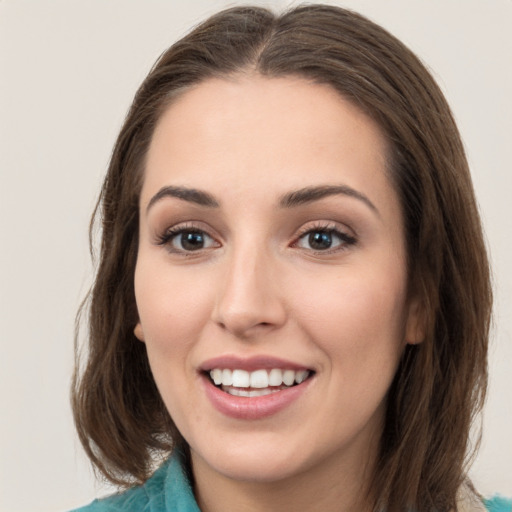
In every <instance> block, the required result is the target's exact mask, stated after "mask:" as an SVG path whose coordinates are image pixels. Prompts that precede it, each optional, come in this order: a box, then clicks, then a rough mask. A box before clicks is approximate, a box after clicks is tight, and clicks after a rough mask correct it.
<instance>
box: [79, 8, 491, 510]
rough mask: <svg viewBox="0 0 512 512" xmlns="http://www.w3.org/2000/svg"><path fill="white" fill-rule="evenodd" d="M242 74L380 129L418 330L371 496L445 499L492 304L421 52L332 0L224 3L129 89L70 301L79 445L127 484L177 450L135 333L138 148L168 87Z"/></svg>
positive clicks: (465, 430)
mask: <svg viewBox="0 0 512 512" xmlns="http://www.w3.org/2000/svg"><path fill="white" fill-rule="evenodd" d="M245 71H250V72H256V73H259V74H260V75H262V76H264V77H268V78H273V77H286V76H294V77H303V78H305V79H308V80H310V81H312V82H314V83H320V84H327V85H329V86H331V87H332V88H333V89H335V90H336V91H338V93H339V94H340V95H341V96H342V97H343V98H345V99H348V100H349V101H351V102H352V103H353V104H354V105H356V106H357V107H358V108H360V109H361V110H362V111H364V112H365V113H366V114H367V115H369V116H370V117H371V118H372V119H373V120H374V121H375V122H376V123H378V125H379V126H380V128H381V130H382V132H383V133H384V135H385V136H386V138H387V140H388V144H389V147H390V149H391V151H390V153H391V156H390V159H389V162H388V167H389V174H390V179H391V180H392V183H393V184H394V186H395V189H396V191H397V193H398V196H399V199H400V203H401V207H402V212H403V218H404V222H405V236H406V244H407V261H408V274H409V285H410V287H411V289H414V292H415V293H416V294H417V295H418V296H419V297H420V298H421V302H422V305H423V308H424V316H425V323H426V333H425V339H424V341H423V343H421V344H419V345H414V346H412V345H408V346H407V347H406V349H405V352H404V354H403V357H402V360H401V362H400V365H399V368H398V371H397V374H396V377H395V379H394V382H393V384H392V386H391V389H390V391H389V396H388V404H387V414H386V419H385V425H384V431H383V434H382V439H381V444H380V453H379V458H378V460H377V464H376V470H375V474H374V477H373V480H372V485H371V495H372V500H373V501H374V503H375V505H376V506H379V507H385V509H386V510H387V511H388V512H398V511H399V510H403V509H404V508H405V507H413V508H414V509H415V510H417V511H418V512H426V511H431V510H434V509H435V510H448V509H450V508H455V506H456V504H455V503H456V493H457V489H458V488H459V486H460V485H461V483H462V482H463V480H464V478H465V471H466V462H467V457H468V455H469V454H470V452H471V450H470V445H469V432H470V428H471V425H472V422H473V420H474V417H475V415H476V414H477V413H478V412H479V411H480V409H481V407H482V404H483V400H484V396H485V390H486V384H487V343H488V334H489V324H490V314H491V302H492V297H491V286H490V276H489V266H488V261H487V255H486V249H485V244H484V240H483V234H482V228H481V223H480V218H479V214H478V209H477V205H476V201H475V196H474V192H473V187H472V183H471V178H470V174H469V169H468V164H467V161H466V157H465V154H464V149H463V145H462V143H461V139H460V136H459V133H458V130H457V127H456V125H455V122H454V120H453V117H452V114H451V112H450V109H449V107H448V105H447V103H446V100H445V99H444V97H443V95H442V93H441V91H440V89H439V87H438V86H437V85H436V83H435V81H434V80H433V78H432V77H431V75H430V74H429V73H428V71H427V70H426V69H425V67H424V66H423V65H422V63H421V62H420V61H419V59H418V58H417V57H416V56H415V55H414V54H413V53H412V52H411V51H410V50H409V49H408V48H406V47H405V46H404V45H403V44H402V43H401V42H400V41H398V40H397V39H396V38H395V37H393V36H392V35H391V34H389V33H388V32H387V31H385V30H384V29H383V28H381V27H379V26H378V25H376V24H374V23H373V22H371V21H369V20H368V19H366V18H364V17H362V16H360V15H358V14H356V13H354V12H351V11H347V10H344V9H341V8H337V7H329V6H323V5H308V6H301V7H298V8H295V9H293V10H290V11H288V12H285V13H283V14H282V15H275V14H273V13H272V12H270V11H268V10H266V9H262V8H257V7H237V8H233V9H228V10H226V11H223V12H221V13H219V14H217V15H214V16H212V17H211V18H209V19H208V20H207V21H206V22H204V23H203V24H201V25H200V26H198V27H197V28H195V29H194V30H193V31H192V32H191V33H190V34H188V35H187V36H185V37H184V38H183V39H181V40H180V41H178V42H177V43H176V44H174V45H173V46H172V47H171V48H169V49H168V50H167V51H166V52H165V53H164V54H163V55H162V56H161V57H160V58H159V60H158V61H157V63H156V64H155V66H154V67H153V69H152V70H151V72H150V73H149V75H148V77H147V78H146V79H145V80H144V82H143V83H142V85H141V86H140V88H139V90H138V91H137V93H136V96H135V99H134V101H133V104H132V106H131V108H130V110H129V113H128V115H127V117H126V120H125V122H124V125H123V127H122V129H121V132H120V134H119V137H118V139H117V142H116V144H115V147H114V150H113V154H112V158H111V161H110V166H109V169H108V172H107V176H106V178H105V182H104V185H103V189H102V191H101V196H100V198H99V201H98V205H97V207H96V210H95V217H93V221H92V224H91V225H93V222H94V218H96V220H98V219H99V220H100V221H101V227H102V242H101V248H100V258H99V265H98V268H97V272H96V278H95V282H94V285H93V288H92V290H91V292H90V294H89V297H88V300H87V301H86V302H85V303H84V306H83V307H82V309H81V312H84V311H86V310H87V311H88V316H89V330H88V352H87V359H86V362H85V365H84V368H81V367H80V364H78V363H79V357H78V355H77V369H76V371H75V376H74V381H73V390H72V404H73V410H74V417H75V422H76V426H77V429H78V433H79V436H80V439H81V442H82V444H83V446H84V448H85V451H86V452H87V454H88V456H89V457H90V459H91V460H92V462H93V464H94V465H95V466H96V468H98V469H99V471H100V472H101V473H103V474H104V475H105V476H106V477H107V478H108V479H109V480H111V481H112V482H115V483H116V484H119V485H122V486H123V485H124V486H127V485H131V484H134V483H138V482H143V481H144V480H146V479H147V478H148V477H149V476H150V474H151V471H152V468H153V467H154V464H155V460H157V459H158V457H162V456H166V455H168V454H169V452H170V451H171V450H172V449H173V447H175V446H176V445H185V443H184V441H183V438H182V437H181V435H180V433H179V432H178V431H177V429H176V427H175V426H174V424H173V422H172V418H170V417H169V415H168V413H167V411H166V409H165V407H164V405H163V402H162V400H161V398H160V396H159V394H158V391H157V389H156V386H155V383H154V381H153V377H152V375H151V371H150V368H149V364H148V360H147V355H146V352H145V346H144V344H142V343H140V342H139V341H138V340H137V339H136V338H135V336H134V334H133V328H134V326H135V324H136V323H137V319H138V317H137V310H136V305H135V296H134V286H133V277H134V269H135V263H136V256H137V244H138V222H139V219H138V204H139V195H140V190H141V184H142V180H143V175H144V165H145V157H146V153H147V151H148V146H149V143H150V141H151V137H152V134H153V131H154V128H155V125H156V123H157V122H158V121H159V119H160V117H161V115H162V113H163V112H164V111H165V109H166V108H167V107H168V106H169V105H170V104H171V103H172V102H173V101H174V100H175V99H176V98H177V97H179V96H180V94H183V93H184V92H186V91H187V89H188V88H190V87H192V86H194V85H197V84H199V83H201V82H203V81H205V80H207V79H208V78H212V77H227V76H232V75H236V74H238V73H243V72H245ZM79 317H80V313H79ZM77 338H78V335H77ZM77 345H78V342H77ZM78 348H79V347H78V346H77V354H78V353H79V350H78Z"/></svg>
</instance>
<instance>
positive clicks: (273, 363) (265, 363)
mask: <svg viewBox="0 0 512 512" xmlns="http://www.w3.org/2000/svg"><path fill="white" fill-rule="evenodd" d="M214 368H221V369H227V370H245V371H248V372H252V371H256V370H272V369H273V368H280V369H282V370H295V371H301V370H312V368H309V367H307V366H304V365H302V364H299V363H295V362H293V361H288V360H286V359H281V358H278V357H273V356H266V355H258V356H252V357H248V358H242V357H238V356H233V355H225V356H219V357H214V358H212V359H208V360H206V361H204V362H203V363H202V364H201V365H200V367H199V370H200V371H203V372H209V371H210V370H213V369H214Z"/></svg>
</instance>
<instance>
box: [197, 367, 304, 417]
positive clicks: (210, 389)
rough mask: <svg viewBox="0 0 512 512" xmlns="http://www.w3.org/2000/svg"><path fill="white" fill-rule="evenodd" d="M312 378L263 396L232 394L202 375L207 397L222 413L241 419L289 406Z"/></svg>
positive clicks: (260, 415) (276, 411)
mask: <svg viewBox="0 0 512 512" xmlns="http://www.w3.org/2000/svg"><path fill="white" fill-rule="evenodd" d="M311 380H312V378H311V377H310V378H309V379H306V380H305V381H304V382H302V383H301V384H298V385H296V386H292V387H290V388H287V389H282V390H281V391H276V392H274V393H271V394H269V395H264V396H254V397H245V396H234V395H230V394H229V393H225V392H224V391H222V390H221V389H219V388H218V387H217V386H214V385H213V384H212V382H211V381H210V380H209V379H208V377H203V384H204V387H205V392H206V395H207V397H208V398H209V399H210V402H211V403H212V404H213V406H214V407H215V408H216V409H217V410H218V411H219V412H221V413H222V414H224V415H226V416H229V417H231V418H236V419H241V420H258V419H262V418H268V417H269V416H272V415H274V414H277V413H278V412H280V411H282V410H283V409H285V408H287V407H288V406H290V405H291V404H292V403H293V402H295V401H296V400H298V399H299V397H300V396H301V395H302V394H303V393H304V392H305V391H306V389H307V388H308V387H309V384H310V382H311Z"/></svg>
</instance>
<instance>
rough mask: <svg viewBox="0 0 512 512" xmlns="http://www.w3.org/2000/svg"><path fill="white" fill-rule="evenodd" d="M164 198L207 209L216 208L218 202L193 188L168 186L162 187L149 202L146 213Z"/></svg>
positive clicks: (206, 193)
mask: <svg viewBox="0 0 512 512" xmlns="http://www.w3.org/2000/svg"><path fill="white" fill-rule="evenodd" d="M164 197H175V198H177V199H181V200H182V201H188V202H189V203H194V204H197V205H199V206H206V207H207V208H218V207H219V203H218V201H217V200H216V199H215V198H214V197H213V196H212V195H211V194H209V193H208V192H204V191H202V190H197V189H195V188H187V187H175V186H168V187H162V188H161V189H160V190H159V191H158V192H157V193H156V194H155V195H154V196H153V197H152V198H151V199H150V201H149V203H148V206H147V207H146V212H147V211H148V210H149V209H150V208H151V207H152V206H153V205H154V204H155V203H156V202H158V201H160V200H161V199H163V198H164Z"/></svg>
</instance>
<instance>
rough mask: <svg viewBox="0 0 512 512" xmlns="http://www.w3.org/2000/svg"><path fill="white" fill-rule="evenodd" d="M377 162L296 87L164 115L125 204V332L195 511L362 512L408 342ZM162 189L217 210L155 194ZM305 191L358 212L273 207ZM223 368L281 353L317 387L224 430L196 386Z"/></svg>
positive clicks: (238, 94)
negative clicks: (199, 196)
mask: <svg viewBox="0 0 512 512" xmlns="http://www.w3.org/2000/svg"><path fill="white" fill-rule="evenodd" d="M386 155H387V143H386V140H385V138H384V136H383V134H382V133H381V131H380V129H379V128H378V126H377V125H376V124H375V123H374V122H373V121H372V120H371V119H369V118H368V117H367V116H365V115H364V114H363V113H361V112H360V111H359V110H358V109H357V108H356V107H355V106H353V105H352V104H351V103H349V102H347V101H346V100H344V99H343V98H341V97H340V96H339V95H338V94H337V93H336V92H335V91H333V90H332V89H331V88H329V87H328V86H324V85H318V84H312V83H309V82H307V81H305V80H302V79H295V78H279V79H268V78H263V77H260V76H258V75H250V74H249V75H247V74H246V75H240V76H236V77H234V78H231V79H229V80H228V79H226V80H221V79H211V80H208V81H206V82H203V83H202V84H200V85H198V86H196V87H195V88H193V89H191V90H189V91H187V92H185V93H184V94H183V95H182V96H181V97H180V98H179V99H178V100H176V101H175V102H174V103H173V104H172V105H171V106H170V107H169V108H168V109H167V111H166V112H165V113H164V114H163V116H162V118H161V120H160V122H159V124H158V126H157V128H156V131H155V133H154V136H153V139H152V142H151V145H150V148H149V153H148V155H147V165H146V170H145V176H144V183H143V187H142V193H141V199H140V240H139V242H140V243H139V253H138V260H137V266H136V271H135V294H136V300H137V307H138V312H139V318H140V323H139V324H138V325H137V327H136V328H135V333H136V335H137V337H138V338H139V339H140V340H141V341H143V342H144V343H145V344H146V347H147V352H148V357H149V361H150V365H151V369H152V372H153V375H154V378H155V381H156V383H157V386H158V388H159V390H160V393H161V395H162V397H163V400H164V402H165V404H166V407H167V409H168V410H169V413H170V414H171V416H172V418H173V420H174V421H175V423H176V425H177V427H178V429H179V430H180V432H181V433H182V434H183V436H184V437H185V439H186V440H187V442H188V443H189V445H190V448H191V455H192V466H193V472H194V478H195V492H196V496H197V499H198V502H199V504H200V506H201V509H202V510H204V511H213V512H216V511H221V510H223V511H226V510H238V511H239V510H244V511H245V510H247V511H249V510H253V511H255V510H265V511H266V512H268V511H269V510H280V511H282V510H283V509H284V510H293V509H296V510H322V511H329V510H336V511H340V510H341V511H343V510H347V511H348V510H366V508H368V503H367V502H365V501H364V496H365V493H364V492H363V491H364V489H365V486H366V485H367V483H368V480H369V478H370V476H371V472H372V469H373V464H374V461H375V457H376V454H377V449H378V442H379V436H380V433H381V431H382V424H383V417H384V412H385V404H386V394H387V392H388V389H389V386H390V384H391V382H392V379H393V376H394V374H395V372H396V368H397V364H398V362H399V359H400V356H401V354H402V352H403V349H404V347H405V345H406V343H418V342H419V341H421V339H420V338H421V335H420V330H419V329H418V306H417V304H416V301H415V300H413V299H411V298H410V297H409V296H408V286H407V284H408V283H407V270H406V264H405V261H406V253H405V241H404V234H403V221H402V215H401V210H400V205H399V201H398V197H397V194H396V192H395V190H394V188H393V186H392V184H391V182H390V180H389V178H388V175H387V169H386ZM169 186H173V187H187V188H190V189H199V190H201V191H205V192H207V193H208V194H210V195H211V196H213V198H214V199H215V201H216V202H217V203H218V206H217V207H211V206H202V205H198V204H195V203H194V202H191V201H189V200H185V199H182V198H177V197H170V196H168V195H163V197H159V196H157V194H158V192H159V191H161V190H162V189H163V188H164V187H169ZM318 186H343V187H350V189H351V190H353V191H356V192H357V194H360V195H364V198H366V200H365V199H361V197H355V195H354V193H351V195H350V194H346V193H338V194H333V195H328V196H326V197H321V198H319V199H317V200H311V201H308V202H305V203H303V204H300V205H296V206H294V207H285V206H283V205H282V204H280V203H282V197H283V196H284V195H286V194H289V193H290V192H293V191H296V190H299V189H303V188H305V187H318ZM155 196H156V197H155ZM150 203H151V204H150ZM148 205H149V208H148ZM182 228H183V229H191V228H194V229H195V230H199V231H201V232H202V233H204V235H203V241H204V245H203V247H202V248H199V249H198V250H185V248H184V246H183V244H182V242H181V240H182V239H181V235H179V234H178V235H173V236H174V237H170V236H169V229H177V230H179V229H182ZM333 229H335V230H338V231H340V232H341V233H342V234H343V235H340V237H338V235H336V233H334V234H332V233H331V242H332V245H331V247H330V248H327V249H325V248H321V249H318V247H316V248H312V246H311V243H310V238H309V233H311V232H314V233H317V234H319V235H320V236H322V235H325V234H326V233H327V234H329V230H333ZM166 234H167V235H168V236H167V239H166V241H165V243H161V242H162V238H165V236H166ZM347 237H348V238H347ZM348 240H351V241H350V242H349V241H348ZM223 355H235V356H238V357H250V356H254V355H265V356H273V357H279V358H282V359H286V360H288V361H292V362H295V363H297V364H301V365H303V366H305V367H307V368H310V369H313V370H314V372H315V374H314V377H313V378H312V379H311V382H309V384H308V388H307V391H306V392H304V393H302V395H300V397H299V398H298V399H297V400H295V401H294V402H293V403H292V404H290V405H289V406H287V407H286V408H285V409H283V410H281V411H279V412H278V413H277V414H274V415H271V416H270V417H267V418H263V419H257V420H242V419H235V418H230V417H228V416H226V415H224V414H222V413H220V412H219V411H218V410H217V409H215V408H214V407H213V406H212V404H211V402H210V401H209V400H208V398H207V397H206V395H205V393H204V387H203V386H202V385H201V384H202V377H201V376H200V373H199V372H198V367H199V366H200V365H201V364H202V363H203V362H204V361H206V360H208V359H210V358H213V357H218V356H223ZM226 504H229V505H226ZM229 507H232V508H229ZM283 507H284V508H283Z"/></svg>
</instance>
